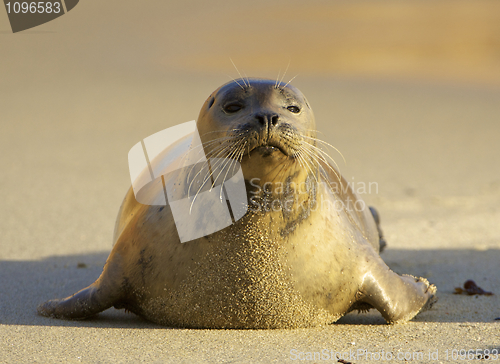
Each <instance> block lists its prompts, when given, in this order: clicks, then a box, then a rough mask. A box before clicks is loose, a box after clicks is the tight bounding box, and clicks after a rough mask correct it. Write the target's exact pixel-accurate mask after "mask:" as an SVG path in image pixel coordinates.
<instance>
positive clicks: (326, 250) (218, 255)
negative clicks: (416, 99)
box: [38, 79, 436, 328]
mask: <svg viewBox="0 0 500 364" xmlns="http://www.w3.org/2000/svg"><path fill="white" fill-rule="evenodd" d="M197 128H198V131H199V135H200V137H201V141H202V143H203V149H204V153H205V154H206V156H207V157H208V156H216V157H223V158H225V159H226V160H229V161H231V162H236V161H237V162H239V163H240V165H241V170H242V172H243V176H244V180H245V186H246V193H247V203H248V205H247V206H248V211H247V212H246V213H245V214H244V216H243V217H242V218H241V219H239V220H238V221H236V222H234V223H233V224H231V225H229V226H227V227H226V228H224V229H222V230H220V231H216V232H214V233H212V234H209V235H207V236H203V237H201V238H198V239H195V240H193V241H189V242H187V243H181V242H180V239H179V235H178V233H177V230H176V225H175V223H174V217H173V214H172V208H171V206H169V205H168V204H167V206H164V207H163V206H162V207H160V206H154V205H153V206H152V205H144V204H141V203H138V202H137V201H136V198H135V196H134V192H133V190H132V188H131V189H130V190H129V191H128V193H127V195H126V196H125V199H124V201H123V204H122V206H121V208H120V212H119V214H118V219H117V223H116V226H115V237H114V241H115V244H114V247H113V249H112V251H111V253H110V255H109V258H108V259H107V261H106V264H105V266H104V269H103V272H102V274H101V276H100V277H99V278H98V279H97V280H96V281H95V282H94V283H93V284H91V285H90V286H88V287H87V288H84V289H82V290H81V291H79V292H77V293H75V294H74V295H72V296H70V297H68V298H65V299H61V300H51V301H47V302H45V303H43V304H41V305H40V306H39V307H38V313H39V314H41V315H44V316H49V317H55V318H63V319H83V318H87V317H91V316H93V315H95V314H97V313H98V312H101V311H103V310H105V309H107V308H109V307H112V306H114V307H116V308H124V309H126V310H128V311H131V312H133V313H136V314H137V315H140V316H142V317H144V318H146V319H148V320H151V321H153V322H156V323H159V324H163V325H167V326H173V327H185V328H297V327H311V326H318V325H325V324H330V323H332V322H335V321H336V320H338V319H339V318H340V317H342V316H343V315H345V314H346V313H348V312H350V311H352V310H360V311H364V310H368V309H371V308H375V309H377V310H378V311H379V312H380V313H381V314H382V316H383V317H384V318H385V319H386V320H387V322H389V323H399V322H405V321H408V320H410V319H411V318H413V317H414V316H415V315H417V314H418V313H419V312H421V311H422V310H425V309H428V308H430V306H431V305H432V304H433V303H434V302H435V301H436V297H435V293H436V287H435V286H434V285H430V284H429V282H428V281H427V280H426V279H425V278H418V277H413V276H409V275H403V276H400V275H398V274H396V273H394V272H393V271H391V270H390V269H389V268H388V266H387V265H386V264H385V263H384V261H383V260H382V259H381V257H380V254H379V252H380V249H381V245H384V244H385V243H384V241H383V237H382V233H381V230H380V228H379V224H378V223H379V217H378V214H377V213H376V211H375V210H374V209H369V208H368V207H366V206H365V204H364V202H363V201H362V200H361V199H360V198H359V197H358V196H357V195H356V193H355V191H353V189H352V188H351V186H349V185H348V184H347V182H346V180H345V179H344V178H343V177H341V176H340V174H339V173H338V171H337V169H336V168H334V167H333V166H332V164H331V163H329V162H328V157H327V155H326V154H325V152H323V151H321V149H320V145H319V144H318V143H319V142H318V139H316V136H315V128H316V126H315V120H314V115H313V112H312V110H311V107H310V106H309V103H308V101H307V100H306V98H305V97H304V96H303V95H302V93H301V92H300V91H299V90H298V89H297V88H295V87H294V86H291V85H289V84H283V83H281V82H278V81H271V80H266V79H238V80H234V81H232V82H229V83H227V84H225V85H223V86H221V87H220V88H218V89H217V90H216V91H214V92H213V93H212V94H211V95H210V96H209V97H208V99H207V100H206V102H205V103H204V105H203V107H202V108H201V111H200V115H199V118H198V121H197ZM166 155H168V153H166V154H163V155H160V157H158V158H159V159H160V161H159V162H161V159H162V158H166ZM156 163H158V161H157V162H156ZM190 174H191V171H189V173H188V172H186V173H182V174H181V175H180V177H178V178H179V181H180V182H179V186H184V187H186V185H187V184H189V175H190ZM213 177H214V176H213V175H212V177H211V178H212V180H214V178H213ZM214 183H215V182H214ZM184 187H183V188H184ZM179 188H180V187H179ZM207 208H208V207H207ZM206 219H210V213H209V212H207V216H206Z"/></svg>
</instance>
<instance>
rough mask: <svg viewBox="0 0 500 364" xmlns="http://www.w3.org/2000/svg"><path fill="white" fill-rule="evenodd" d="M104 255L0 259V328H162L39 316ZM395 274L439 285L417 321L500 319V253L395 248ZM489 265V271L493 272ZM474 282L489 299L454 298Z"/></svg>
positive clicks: (84, 282) (374, 319)
mask: <svg viewBox="0 0 500 364" xmlns="http://www.w3.org/2000/svg"><path fill="white" fill-rule="evenodd" d="M107 256H108V253H95V254H86V255H70V256H60V257H49V258H46V259H43V260H40V261H0V272H1V276H2V280H1V282H0V288H1V292H2V294H1V295H0V324H4V325H36V326H71V327H105V328H141V329H144V328H160V327H161V326H159V325H156V324H153V323H150V322H148V321H146V320H144V319H142V318H140V317H138V316H136V315H134V314H130V313H125V312H124V311H123V310H116V309H114V308H112V309H109V310H107V311H105V312H103V313H101V314H99V315H98V316H96V317H94V318H92V319H87V320H82V321H63V320H55V319H49V318H45V317H41V316H38V315H37V314H36V307H37V305H38V304H40V303H42V302H44V301H45V300H48V299H51V298H61V297H66V296H69V295H71V294H73V293H75V292H77V291H78V290H80V289H82V288H84V287H86V286H88V285H89V284H91V283H92V282H94V281H95V280H96V279H97V278H98V277H99V275H100V273H101V271H102V267H103V265H104V263H105V261H106V258H107ZM382 256H383V258H384V260H385V261H386V262H387V264H388V265H389V266H390V267H391V268H392V269H393V270H394V271H396V272H397V273H400V274H401V273H406V274H412V275H415V276H423V277H427V278H428V279H429V281H431V282H432V283H435V284H436V285H437V287H438V297H439V301H438V303H437V304H436V305H435V306H434V307H433V309H432V310H431V311H427V312H424V313H422V314H420V315H418V316H417V317H416V318H415V319H414V321H417V322H495V318H497V317H499V316H500V310H498V307H500V302H499V301H500V300H499V298H498V297H499V295H500V289H499V288H500V284H499V279H500V278H498V277H500V274H499V273H500V267H499V265H498V262H499V261H500V250H487V251H476V250H420V251H416V250H397V249H389V250H388V251H387V252H384V253H383V255H382ZM491 267H493V269H492V268H491ZM467 279H474V280H475V281H476V282H477V284H478V285H479V286H481V287H483V288H484V289H485V290H488V291H493V292H494V293H495V295H493V296H458V295H454V294H452V292H453V290H454V287H457V286H460V285H462V284H463V282H465V280H467ZM471 307H472V308H471ZM362 324H369V325H384V324H385V321H384V320H383V318H382V317H381V315H380V314H379V313H378V312H377V311H375V310H371V311H370V312H369V313H366V314H365V313H362V314H357V313H350V314H348V315H346V316H345V317H343V318H342V319H340V320H339V321H338V322H337V323H336V325H362Z"/></svg>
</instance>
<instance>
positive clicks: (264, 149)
mask: <svg viewBox="0 0 500 364" xmlns="http://www.w3.org/2000/svg"><path fill="white" fill-rule="evenodd" d="M254 151H258V152H260V153H262V154H265V155H270V154H273V153H276V152H280V153H282V154H284V155H286V156H287V157H288V156H289V155H290V154H289V151H288V150H286V149H285V147H284V146H283V145H281V144H279V143H276V142H271V143H264V144H261V145H257V146H255V147H254V148H253V149H252V150H250V153H252V152H254Z"/></svg>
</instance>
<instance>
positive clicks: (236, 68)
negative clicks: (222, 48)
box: [229, 58, 250, 87]
mask: <svg viewBox="0 0 500 364" xmlns="http://www.w3.org/2000/svg"><path fill="white" fill-rule="evenodd" d="M229 60H230V61H231V63H232V64H233V66H234V69H235V70H236V72H238V74H239V75H240V79H241V80H242V81H243V84H244V85H245V87H248V86H250V85H247V84H246V82H245V79H244V78H243V76H241V73H240V71H239V70H238V67H236V65H235V64H234V62H233V60H232V59H231V58H229Z"/></svg>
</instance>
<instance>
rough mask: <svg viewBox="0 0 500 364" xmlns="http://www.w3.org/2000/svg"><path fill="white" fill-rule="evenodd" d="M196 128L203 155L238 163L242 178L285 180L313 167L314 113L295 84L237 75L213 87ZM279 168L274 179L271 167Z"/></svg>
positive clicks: (273, 169)
mask: <svg viewBox="0 0 500 364" xmlns="http://www.w3.org/2000/svg"><path fill="white" fill-rule="evenodd" d="M197 126H198V131H199V133H200V136H201V141H202V143H203V146H204V149H205V154H206V155H207V157H214V158H221V157H222V158H230V159H235V160H238V161H240V162H241V164H242V167H243V174H244V175H245V178H259V179H260V181H261V182H265V181H266V180H267V181H268V180H270V179H272V180H276V179H278V180H284V179H286V178H288V177H290V175H291V174H293V173H295V172H297V171H298V170H299V169H300V170H303V169H304V167H305V166H307V167H309V168H311V169H313V163H312V162H311V161H310V159H311V156H310V153H311V150H310V148H304V145H306V146H309V147H310V146H311V145H314V142H313V140H314V137H315V135H314V130H315V122H314V115H313V112H312V110H311V107H310V106H309V104H308V102H307V100H306V98H305V97H304V95H303V94H302V93H301V92H300V91H299V90H298V89H297V88H295V87H294V86H292V85H289V84H283V83H280V82H276V81H274V80H267V79H252V78H250V79H238V80H235V81H231V82H229V83H227V84H225V85H223V86H221V87H220V88H218V89H217V90H215V91H214V92H213V93H212V94H211V95H210V96H209V98H208V99H207V101H206V102H205V104H204V105H203V107H202V109H201V111H200V115H199V118H198V125H197ZM278 165H280V166H281V167H282V168H283V169H282V170H281V171H280V173H281V175H280V176H279V178H276V177H277V176H276V175H273V174H272V173H270V172H272V171H274V172H276V167H277V166H278Z"/></svg>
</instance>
